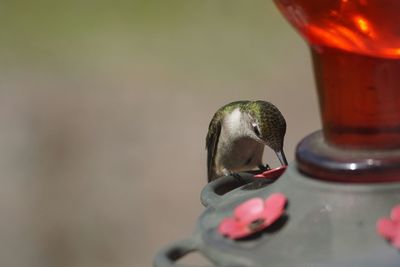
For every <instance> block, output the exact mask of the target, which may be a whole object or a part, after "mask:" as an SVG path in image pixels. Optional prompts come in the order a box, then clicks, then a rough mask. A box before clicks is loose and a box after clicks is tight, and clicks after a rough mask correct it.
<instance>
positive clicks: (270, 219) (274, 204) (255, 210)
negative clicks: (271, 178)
mask: <svg viewBox="0 0 400 267" xmlns="http://www.w3.org/2000/svg"><path fill="white" fill-rule="evenodd" d="M286 201H287V199H286V197H285V196H284V195H283V194H281V193H274V194H272V195H271V196H269V197H268V198H267V199H266V200H263V199H261V198H252V199H249V200H247V201H245V202H243V203H242V204H240V205H239V206H237V207H236V208H235V210H234V213H233V217H227V218H224V219H223V220H222V221H221V223H220V224H219V226H218V232H219V233H220V234H222V235H224V236H226V237H228V238H231V239H239V238H243V237H246V236H249V235H251V234H253V233H256V232H259V231H261V230H263V229H265V228H267V227H268V226H270V225H271V224H272V223H274V222H275V221H276V220H277V219H279V218H280V217H281V216H282V214H283V213H284V211H285V205H286Z"/></svg>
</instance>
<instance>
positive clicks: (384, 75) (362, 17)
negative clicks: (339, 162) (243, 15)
mask: <svg viewBox="0 0 400 267" xmlns="http://www.w3.org/2000/svg"><path fill="white" fill-rule="evenodd" d="M275 2H276V3H277V4H278V6H279V8H280V9H281V11H282V12H283V14H284V15H285V16H286V17H287V18H288V20H289V21H290V22H291V23H292V24H293V25H294V26H295V27H296V28H297V29H298V31H299V32H300V33H301V35H302V36H303V37H304V38H305V39H306V40H307V41H308V43H309V44H310V46H311V50H312V54H313V61H314V71H315V76H316V81H317V89H318V95H319V100H320V109H321V115H322V122H323V132H324V136H325V138H326V140H327V141H328V142H329V143H331V144H334V145H337V146H341V147H352V148H357V149H387V148H399V147H400V1H399V0H353V1H352V0H319V1H316V0H275Z"/></svg>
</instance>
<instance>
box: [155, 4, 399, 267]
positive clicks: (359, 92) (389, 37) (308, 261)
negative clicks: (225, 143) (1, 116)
mask: <svg viewBox="0 0 400 267" xmlns="http://www.w3.org/2000/svg"><path fill="white" fill-rule="evenodd" d="M275 3H276V5H277V6H278V8H279V10H280V11H281V13H282V14H283V15H284V16H285V18H286V19H287V20H288V21H289V22H290V23H291V24H292V25H293V26H294V27H295V28H296V29H297V31H298V32H299V33H300V34H301V35H302V36H303V37H304V39H305V40H306V41H307V43H308V44H309V47H310V50H311V54H312V59H313V65H314V75H315V78H316V84H317V93H318V97H319V104H320V112H321V117H322V130H319V131H316V132H314V133H312V134H310V135H309V136H307V137H305V138H304V139H303V140H302V141H301V142H300V143H299V145H298V147H297V149H296V160H295V162H293V163H292V164H290V165H289V167H288V168H287V169H286V170H282V169H280V170H272V171H270V173H268V172H267V173H264V174H262V175H257V177H255V176H254V174H253V173H250V172H246V173H240V175H241V177H242V180H237V179H236V178H235V177H233V176H226V177H221V178H218V179H216V180H215V181H213V182H211V183H209V184H208V185H207V186H206V187H205V188H204V189H203V191H202V193H201V200H202V203H203V204H204V205H205V206H206V209H205V211H204V212H203V214H202V215H201V216H200V218H199V219H198V223H197V227H196V229H195V232H194V233H193V235H192V236H191V237H189V238H188V239H186V240H183V241H180V242H177V243H175V244H173V245H170V246H169V247H166V248H164V249H163V250H161V251H160V252H159V253H158V254H157V256H156V258H155V261H154V265H155V266H156V267H167V266H178V263H177V261H178V260H179V259H180V258H182V257H184V256H185V255H186V254H187V253H189V252H193V251H197V252H198V253H201V254H203V255H204V256H205V257H206V258H208V259H209V260H210V262H212V263H213V264H215V265H216V266H229V267H233V266H245V267H247V266H248V267H250V266H259V267H264V266H271V267H274V266H315V267H319V266H321V267H327V266H332V267H334V266H335V267H337V266H340V267H347V266H351V267H356V266H359V267H361V266H362V267H369V266H371V267H372V266H381V267H383V266H384V267H399V266H400V206H399V204H400V15H399V14H400V1H399V0H320V1H316V0H275ZM283 171H284V172H283ZM260 176H262V177H260ZM263 177H264V178H263ZM278 177H279V178H278ZM276 178H278V179H276ZM223 190H225V191H228V192H224V191H223ZM180 266H182V265H180Z"/></svg>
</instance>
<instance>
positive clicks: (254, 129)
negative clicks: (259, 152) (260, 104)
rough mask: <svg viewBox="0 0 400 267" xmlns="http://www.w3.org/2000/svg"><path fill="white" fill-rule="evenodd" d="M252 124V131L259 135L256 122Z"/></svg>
mask: <svg viewBox="0 0 400 267" xmlns="http://www.w3.org/2000/svg"><path fill="white" fill-rule="evenodd" d="M252 126H253V131H254V133H255V134H256V135H257V136H258V137H260V135H261V134H260V129H258V125H257V124H256V123H253V124H252Z"/></svg>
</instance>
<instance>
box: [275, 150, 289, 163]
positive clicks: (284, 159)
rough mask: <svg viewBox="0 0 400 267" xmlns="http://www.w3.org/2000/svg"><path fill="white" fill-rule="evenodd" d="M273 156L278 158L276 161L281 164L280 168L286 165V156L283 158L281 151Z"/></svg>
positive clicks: (283, 154)
mask: <svg viewBox="0 0 400 267" xmlns="http://www.w3.org/2000/svg"><path fill="white" fill-rule="evenodd" d="M275 154H276V155H277V156H278V159H279V161H280V162H281V164H282V166H287V165H288V163H287V160H286V156H285V153H284V152H283V150H279V151H275Z"/></svg>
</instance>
